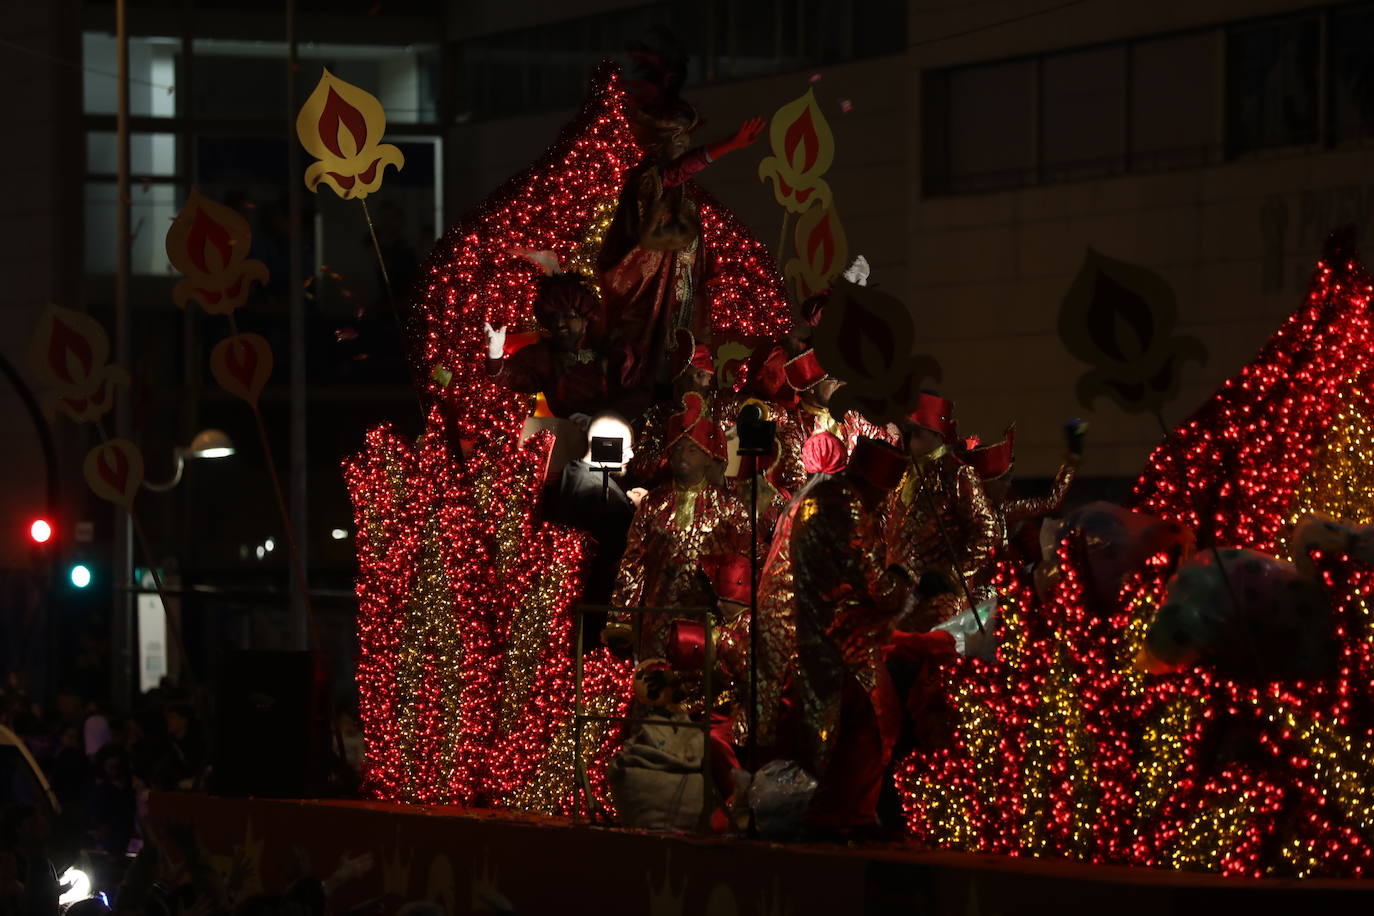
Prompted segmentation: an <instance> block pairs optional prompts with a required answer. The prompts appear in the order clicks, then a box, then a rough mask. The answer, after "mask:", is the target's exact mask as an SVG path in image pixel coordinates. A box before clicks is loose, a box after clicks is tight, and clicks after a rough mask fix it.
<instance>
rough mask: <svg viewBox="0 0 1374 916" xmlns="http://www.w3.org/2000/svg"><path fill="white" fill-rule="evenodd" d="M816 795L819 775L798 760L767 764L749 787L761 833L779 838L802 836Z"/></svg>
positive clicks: (755, 819) (756, 824) (774, 761)
mask: <svg viewBox="0 0 1374 916" xmlns="http://www.w3.org/2000/svg"><path fill="white" fill-rule="evenodd" d="M815 794H816V778H815V777H814V776H812V775H811V774H810V773H808V772H806V770H804V769H802V767H801V764H799V763H797V762H796V761H795V760H771V761H769V762H768V763H765V764H764V765H763V766H762V767H761V768H760V769H759V771H758V773H756V774H754V781H753V783H752V784H751V785H750V786H749V807H750V809H751V810H752V811H753V812H754V826H755V827H756V828H758V832H759V836H762V837H765V838H767V839H770V840H779V839H787V838H789V837H795V836H797V835H799V834H800V833H801V831H802V827H803V826H804V825H805V823H806V809H807V807H808V806H809V805H810V804H811V796H812V795H815Z"/></svg>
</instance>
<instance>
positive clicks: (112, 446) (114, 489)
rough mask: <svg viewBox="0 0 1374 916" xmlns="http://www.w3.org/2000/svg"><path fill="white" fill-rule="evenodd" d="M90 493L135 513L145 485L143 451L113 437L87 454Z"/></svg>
mask: <svg viewBox="0 0 1374 916" xmlns="http://www.w3.org/2000/svg"><path fill="white" fill-rule="evenodd" d="M83 470H84V471H85V474H86V483H87V484H89V485H90V488H91V492H93V493H94V494H95V495H96V496H99V497H100V498H101V499H105V500H109V501H110V502H112V503H114V504H115V505H116V506H120V507H122V508H123V509H124V510H125V511H128V512H132V511H133V508H134V497H135V496H137V495H138V490H139V487H141V486H142V485H143V452H142V451H141V450H140V449H139V447H138V446H137V445H135V444H134V443H132V442H130V441H129V440H128V439H110V440H109V441H106V442H102V443H101V444H100V445H97V446H96V447H95V448H93V449H91V450H90V451H89V452H87V453H86V461H85V463H84V465H83Z"/></svg>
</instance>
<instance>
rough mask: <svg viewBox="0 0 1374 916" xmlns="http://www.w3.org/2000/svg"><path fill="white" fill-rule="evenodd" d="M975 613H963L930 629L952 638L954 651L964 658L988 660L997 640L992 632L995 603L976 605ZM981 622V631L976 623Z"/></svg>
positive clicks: (995, 611) (993, 628) (995, 615)
mask: <svg viewBox="0 0 1374 916" xmlns="http://www.w3.org/2000/svg"><path fill="white" fill-rule="evenodd" d="M976 613H977V615H978V616H977V617H974V614H975V611H964V612H963V613H962V614H957V615H955V616H954V617H951V618H950V619H949V620H946V621H945V622H944V623H942V624H940V625H939V626H936V627H932V628H931V629H932V630H944V631H945V632H946V633H948V634H949V635H951V636H953V637H954V651H956V652H958V653H959V654H960V655H962V656H963V657H964V658H990V657H991V656H992V653H993V652H994V651H995V650H996V648H997V640H996V638H995V637H994V635H993V631H994V630H995V629H996V625H997V603H996V602H994V601H986V602H984V603H983V604H980V605H978V609H977V611H976ZM979 620H981V621H982V622H983V629H982V631H981V632H980V631H979V630H978V621H979Z"/></svg>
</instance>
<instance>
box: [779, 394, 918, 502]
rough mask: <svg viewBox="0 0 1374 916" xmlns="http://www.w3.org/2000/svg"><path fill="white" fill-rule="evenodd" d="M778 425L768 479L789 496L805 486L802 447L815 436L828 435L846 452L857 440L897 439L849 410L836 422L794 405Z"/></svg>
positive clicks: (826, 413) (819, 412) (893, 441)
mask: <svg viewBox="0 0 1374 916" xmlns="http://www.w3.org/2000/svg"><path fill="white" fill-rule="evenodd" d="M777 424H778V450H779V455H778V463H777V465H775V466H774V468H773V473H772V475H771V479H772V480H773V483H774V485H775V486H776V487H778V488H779V489H781V490H785V491H787V492H789V493H796V492H797V491H798V490H800V489H801V487H802V484H804V483H806V478H807V474H806V470H805V468H803V467H802V446H804V445H805V444H806V440H807V439H810V438H811V437H812V436H814V435H815V434H816V433H832V434H833V435H834V436H835V438H837V439H839V440H840V441H841V442H843V443H844V447H845V449H846V450H847V451H850V452H852V451H854V446H855V444H856V443H857V442H858V441H859V437H860V436H867V437H868V438H870V439H881V440H882V441H883V442H888V443H891V444H892V445H898V444H900V443H899V440H898V438H897V436H896V435H895V434H894V433H892V432H891V431H890V430H888V429H886V428H885V427H882V426H875V425H874V424H872V423H870V422H868V421H867V420H865V419H864V418H863V416H861V415H860V414H859V413H857V412H855V411H853V410H851V411H849V412H848V413H846V414H845V415H844V417H843V418H842V419H840V420H836V419H835V418H834V417H832V416H831V415H830V411H828V410H826V409H824V408H814V407H808V406H807V405H805V404H798V405H797V406H796V407H794V408H792V409H790V410H786V411H783V412H782V413H780V414H779V415H778V417H777Z"/></svg>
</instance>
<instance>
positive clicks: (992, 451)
mask: <svg viewBox="0 0 1374 916" xmlns="http://www.w3.org/2000/svg"><path fill="white" fill-rule="evenodd" d="M1015 440H1016V424H1015V423H1013V424H1012V425H1010V426H1008V427H1007V434H1006V436H1005V437H1004V438H1003V439H1002V441H1001V442H994V443H993V444H992V445H984V446H982V447H981V448H974V449H970V450H969V451H967V452H965V453H964V454H963V455H961V456H960V457H961V458H962V459H963V460H964V463H965V464H967V465H969V466H970V467H972V468H973V470H974V471H976V472H977V473H978V478H979V479H980V480H994V479H996V478H998V477H1001V476H1002V475H1003V474H1005V473H1007V472H1008V471H1010V470H1011V466H1012V463H1013V462H1014V461H1015V460H1016V453H1015V450H1014V444H1015Z"/></svg>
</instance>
